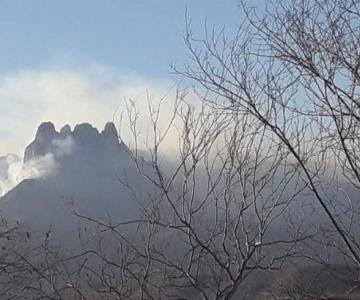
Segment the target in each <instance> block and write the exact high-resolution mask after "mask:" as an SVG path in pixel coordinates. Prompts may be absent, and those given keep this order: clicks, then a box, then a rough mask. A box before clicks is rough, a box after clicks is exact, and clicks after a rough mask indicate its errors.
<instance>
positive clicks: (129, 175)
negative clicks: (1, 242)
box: [0, 122, 150, 234]
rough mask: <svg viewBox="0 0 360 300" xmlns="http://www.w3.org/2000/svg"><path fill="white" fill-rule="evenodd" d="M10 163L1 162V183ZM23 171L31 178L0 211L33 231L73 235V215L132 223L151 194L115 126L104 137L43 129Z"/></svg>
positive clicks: (81, 128)
mask: <svg viewBox="0 0 360 300" xmlns="http://www.w3.org/2000/svg"><path fill="white" fill-rule="evenodd" d="M12 159H13V160H16V157H12ZM10 163H11V159H10V158H9V157H8V158H0V170H2V171H1V173H0V176H2V177H3V179H4V178H5V177H6V170H7V168H9V164H10ZM1 165H2V167H1ZM21 171H22V172H27V174H30V175H29V176H25V177H24V178H26V179H24V180H22V181H21V182H20V183H19V184H17V185H16V186H15V187H14V188H13V189H11V190H10V191H9V192H8V193H7V194H5V195H4V196H2V197H1V198H0V211H1V215H2V217H4V218H6V219H10V220H14V221H18V222H21V223H22V224H24V225H28V226H31V227H33V228H41V229H43V228H47V227H49V226H52V227H53V228H57V229H60V230H62V231H74V230H75V227H74V226H76V225H77V224H78V222H79V218H77V217H75V216H74V214H73V213H74V212H75V211H76V212H78V213H81V214H83V215H86V216H89V217H92V218H96V219H102V220H106V221H111V222H117V221H119V220H128V219H129V218H132V217H135V216H136V215H137V214H139V212H140V210H141V209H142V207H143V206H144V205H146V202H147V197H146V196H147V193H148V192H149V191H150V189H149V184H148V183H147V182H146V180H145V178H144V177H143V176H141V175H140V173H139V172H138V170H137V168H136V166H135V164H134V162H133V160H132V159H131V156H130V152H129V149H128V147H127V146H126V145H125V144H124V143H123V142H121V141H119V137H118V133H117V130H116V128H115V126H114V124H113V123H107V124H106V125H105V128H104V129H103V130H102V131H101V132H99V131H98V130H97V129H96V128H94V127H93V126H92V125H90V124H87V123H84V124H79V125H76V126H75V127H74V129H73V130H72V129H71V128H70V126H68V125H65V126H64V127H63V128H62V129H61V130H60V131H59V132H58V131H56V129H55V126H54V124H52V123H51V122H46V123H42V124H41V125H40V126H39V128H38V130H37V132H36V135H35V139H34V141H33V142H32V143H30V144H29V145H28V146H27V147H26V149H25V153H24V161H23V162H22V168H21ZM0 180H1V178H0ZM127 183H129V184H130V185H131V186H132V187H133V189H129V187H127ZM74 234H75V231H74Z"/></svg>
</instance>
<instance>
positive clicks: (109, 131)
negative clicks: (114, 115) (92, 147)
mask: <svg viewBox="0 0 360 300" xmlns="http://www.w3.org/2000/svg"><path fill="white" fill-rule="evenodd" d="M101 136H102V137H103V138H104V139H106V140H107V141H109V142H111V143H114V144H118V143H119V138H118V132H117V130H116V127H115V125H114V123H112V122H108V123H106V125H105V128H104V130H103V131H102V132H101Z"/></svg>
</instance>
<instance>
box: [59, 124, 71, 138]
mask: <svg viewBox="0 0 360 300" xmlns="http://www.w3.org/2000/svg"><path fill="white" fill-rule="evenodd" d="M70 134H71V127H70V125H68V124H66V125H65V126H64V127H63V128H61V129H60V136H61V137H62V138H65V137H67V136H68V135H70Z"/></svg>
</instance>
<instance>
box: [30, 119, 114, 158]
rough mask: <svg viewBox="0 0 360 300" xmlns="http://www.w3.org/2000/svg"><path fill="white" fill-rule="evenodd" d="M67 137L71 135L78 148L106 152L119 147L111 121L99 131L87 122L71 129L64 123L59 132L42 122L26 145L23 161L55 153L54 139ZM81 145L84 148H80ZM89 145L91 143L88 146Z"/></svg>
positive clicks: (51, 125) (49, 124)
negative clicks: (31, 140) (33, 138)
mask: <svg viewBox="0 0 360 300" xmlns="http://www.w3.org/2000/svg"><path fill="white" fill-rule="evenodd" d="M67 137H71V139H72V140H73V142H74V143H75V144H78V145H79V147H80V148H79V149H83V150H84V149H89V150H90V149H94V150H95V151H96V149H100V148H101V149H102V150H101V151H105V152H106V151H107V150H106V149H108V150H109V151H113V150H114V149H119V148H118V147H119V139H118V132H117V130H116V127H115V125H114V123H112V122H108V123H106V125H105V127H104V130H103V131H102V132H101V133H99V131H98V130H97V129H96V128H95V127H93V126H92V125H91V124H89V123H82V124H78V125H76V126H75V127H74V130H73V131H72V130H71V127H70V126H69V125H65V126H64V127H62V128H61V130H60V132H57V131H56V129H55V126H54V124H53V123H51V122H44V123H42V124H41V125H40V126H39V128H38V130H37V132H36V136H35V140H34V141H33V142H32V143H31V144H30V145H28V146H27V147H26V149H25V155H24V161H25V162H26V161H29V160H31V159H33V158H36V157H41V156H44V155H46V154H47V153H55V152H54V144H56V143H54V141H56V140H64V139H66V138H67ZM81 145H82V146H85V148H82V146H81ZM89 145H91V147H90V148H89V147H88V146H89ZM99 147H100V148H99ZM104 147H105V148H104ZM83 150H81V151H83ZM99 151H100V150H99Z"/></svg>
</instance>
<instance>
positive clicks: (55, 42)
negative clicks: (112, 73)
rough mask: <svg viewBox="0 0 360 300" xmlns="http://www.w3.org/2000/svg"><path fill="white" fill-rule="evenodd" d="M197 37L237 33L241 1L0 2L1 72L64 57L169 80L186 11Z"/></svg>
mask: <svg viewBox="0 0 360 300" xmlns="http://www.w3.org/2000/svg"><path fill="white" fill-rule="evenodd" d="M186 7H187V10H188V15H189V16H190V17H191V19H192V22H193V24H194V28H195V30H196V31H198V32H201V31H202V30H203V25H204V21H205V18H207V19H208V22H209V24H219V25H222V24H224V25H227V26H228V27H234V26H235V24H236V23H238V22H239V10H238V1H237V0H142V1H136V0H97V1H95V0H56V1H55V0H47V1H46V0H22V1H20V0H7V1H4V0H1V1H0V25H1V26H0V38H1V41H2V43H1V44H2V45H1V47H0V57H1V60H0V71H9V70H14V69H24V68H34V67H39V66H43V65H44V64H48V63H49V61H52V60H61V59H62V57H64V56H65V57H66V59H67V60H72V63H78V62H77V60H86V61H92V60H94V61H97V62H98V63H102V64H106V65H111V66H114V67H118V68H121V69H123V70H128V71H135V72H138V73H141V74H142V75H144V76H153V75H156V76H168V74H167V73H168V71H169V68H168V66H169V63H170V62H171V61H172V60H177V61H179V60H181V59H183V58H184V55H185V48H184V44H183V40H182V34H183V31H184V27H185V26H184V25H185V17H184V16H185V9H186Z"/></svg>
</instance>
